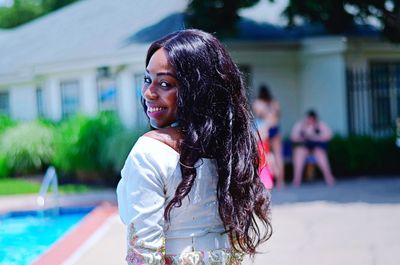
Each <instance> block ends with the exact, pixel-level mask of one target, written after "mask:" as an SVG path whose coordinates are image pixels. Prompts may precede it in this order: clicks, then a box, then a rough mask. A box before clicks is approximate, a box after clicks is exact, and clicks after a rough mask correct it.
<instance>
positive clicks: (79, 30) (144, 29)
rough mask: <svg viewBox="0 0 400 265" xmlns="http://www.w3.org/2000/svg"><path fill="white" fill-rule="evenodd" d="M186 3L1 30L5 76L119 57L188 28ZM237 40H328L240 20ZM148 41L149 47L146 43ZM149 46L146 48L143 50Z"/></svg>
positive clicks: (105, 9) (105, 8)
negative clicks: (171, 33) (30, 70)
mask: <svg viewBox="0 0 400 265" xmlns="http://www.w3.org/2000/svg"><path fill="white" fill-rule="evenodd" d="M186 5H187V0H166V1H160V0H81V1H79V2H77V3H75V4H72V5H69V6H67V7H64V8H62V9H60V10H58V11H56V12H53V13H51V14H49V15H47V16H44V17H42V18H39V19H36V20H34V21H32V22H30V23H28V24H25V25H23V26H20V27H18V28H16V29H14V30H0V58H1V60H0V81H1V77H2V75H3V76H4V75H9V74H13V73H18V72H24V71H25V70H26V69H27V70H28V72H29V69H32V67H33V66H35V65H46V64H51V63H60V62H61V63H62V62H68V61H73V60H85V59H89V58H98V57H104V56H107V55H111V56H115V55H118V54H120V53H121V54H124V53H125V52H127V51H134V50H135V49H137V48H138V46H140V47H144V46H146V47H147V45H148V44H147V43H148V42H151V41H153V40H155V39H158V38H159V37H161V36H163V35H165V34H167V33H169V32H172V31H175V30H179V29H182V28H184V24H185V23H184V15H183V13H182V12H183V11H184V9H185V8H186ZM237 27H238V29H239V34H238V36H237V37H235V38H234V40H235V41H243V40H244V41H276V40H286V41H288V40H289V41H296V40H298V39H300V38H304V37H307V36H318V35H319V36H320V35H327V34H328V33H327V32H326V31H325V30H324V29H323V27H321V26H320V25H305V26H301V27H295V28H291V29H289V28H285V27H283V26H279V25H273V24H270V23H257V22H255V21H253V20H251V18H250V19H249V18H243V19H241V20H240V21H239V22H238V24H237ZM377 34H378V31H377V30H376V29H374V28H373V27H370V26H356V27H355V28H354V29H353V30H352V31H350V32H349V33H347V34H345V35H353V36H355V35H357V36H360V35H363V36H374V35H377ZM143 42H145V43H146V44H143ZM143 45H144V46H143Z"/></svg>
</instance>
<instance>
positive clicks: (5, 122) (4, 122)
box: [0, 114, 16, 135]
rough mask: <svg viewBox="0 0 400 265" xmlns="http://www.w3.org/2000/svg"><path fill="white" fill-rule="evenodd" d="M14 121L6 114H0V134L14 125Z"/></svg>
mask: <svg viewBox="0 0 400 265" xmlns="http://www.w3.org/2000/svg"><path fill="white" fill-rule="evenodd" d="M15 124H16V123H15V122H14V121H13V120H11V119H10V118H9V117H8V116H6V115H1V114H0V135H1V134H2V133H3V132H4V131H5V130H6V129H8V128H10V127H13V126H15Z"/></svg>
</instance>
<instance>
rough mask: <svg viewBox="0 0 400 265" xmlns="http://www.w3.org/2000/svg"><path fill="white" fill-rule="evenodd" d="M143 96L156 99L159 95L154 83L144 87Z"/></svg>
mask: <svg viewBox="0 0 400 265" xmlns="http://www.w3.org/2000/svg"><path fill="white" fill-rule="evenodd" d="M142 94H143V97H144V98H145V99H147V100H154V99H156V98H157V97H158V95H157V91H156V88H155V87H154V86H153V85H151V84H150V85H149V86H147V87H144V88H143V92H142Z"/></svg>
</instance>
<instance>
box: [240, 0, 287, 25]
mask: <svg viewBox="0 0 400 265" xmlns="http://www.w3.org/2000/svg"><path fill="white" fill-rule="evenodd" d="M287 4H288V0H275V1H274V3H271V2H270V1H268V0H260V1H259V2H258V3H257V4H256V5H254V6H252V7H249V8H245V9H242V10H240V12H239V15H240V16H243V17H247V18H251V19H252V20H254V21H257V22H267V23H271V24H277V25H286V21H287V20H286V19H285V18H284V17H283V16H282V15H281V14H282V12H283V10H284V9H285V7H286V6H287Z"/></svg>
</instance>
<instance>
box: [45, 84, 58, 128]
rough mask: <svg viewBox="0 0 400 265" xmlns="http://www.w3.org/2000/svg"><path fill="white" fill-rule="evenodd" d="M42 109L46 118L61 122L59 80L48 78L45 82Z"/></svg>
mask: <svg viewBox="0 0 400 265" xmlns="http://www.w3.org/2000/svg"><path fill="white" fill-rule="evenodd" d="M43 97H44V109H45V113H46V115H47V117H48V118H50V119H52V120H56V121H57V120H61V118H62V113H61V90H60V80H58V79H57V78H54V77H50V78H49V79H48V81H47V82H46V85H45V89H44V91H43Z"/></svg>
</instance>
